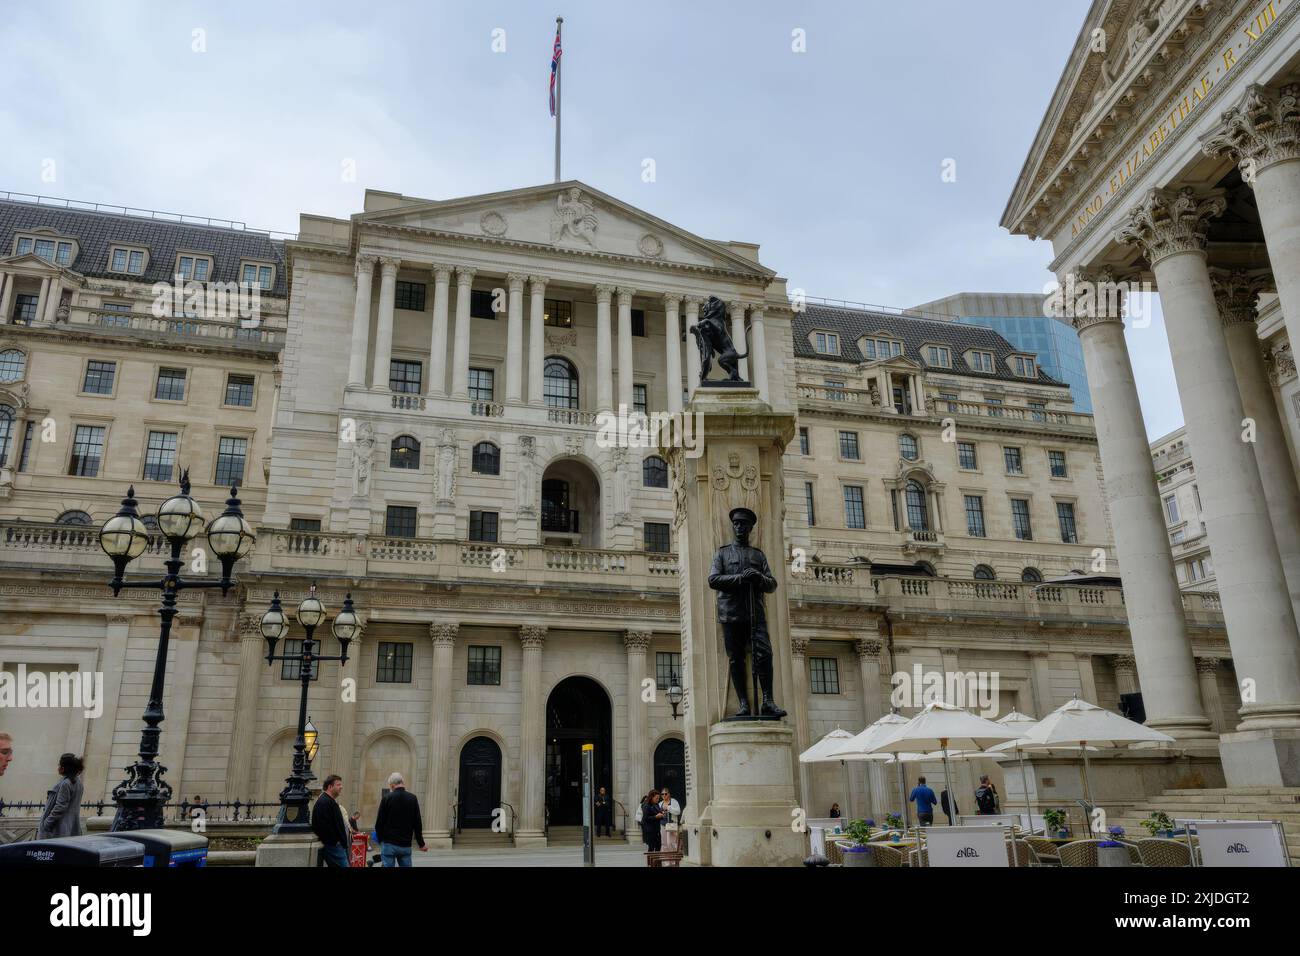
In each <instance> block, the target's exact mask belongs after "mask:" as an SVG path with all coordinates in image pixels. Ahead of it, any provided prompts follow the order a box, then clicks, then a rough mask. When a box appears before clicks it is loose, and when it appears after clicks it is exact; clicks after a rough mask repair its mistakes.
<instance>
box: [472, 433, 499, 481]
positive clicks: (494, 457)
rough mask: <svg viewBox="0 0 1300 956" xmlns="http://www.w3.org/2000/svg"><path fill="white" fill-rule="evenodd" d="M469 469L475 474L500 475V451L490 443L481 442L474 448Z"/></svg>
mask: <svg viewBox="0 0 1300 956" xmlns="http://www.w3.org/2000/svg"><path fill="white" fill-rule="evenodd" d="M470 467H471V468H472V469H473V470H474V472H475V473H476V474H480V475H499V474H501V449H499V448H497V446H496V445H494V444H492V443H491V442H490V441H481V442H479V443H478V444H477V445H475V446H474V455H473V460H472V464H471V465H470Z"/></svg>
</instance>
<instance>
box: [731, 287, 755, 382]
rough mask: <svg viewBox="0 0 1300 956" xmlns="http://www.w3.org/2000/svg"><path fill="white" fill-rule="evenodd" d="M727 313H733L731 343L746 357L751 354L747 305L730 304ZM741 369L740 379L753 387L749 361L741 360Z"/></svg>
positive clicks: (740, 303)
mask: <svg viewBox="0 0 1300 956" xmlns="http://www.w3.org/2000/svg"><path fill="white" fill-rule="evenodd" d="M727 311H728V312H730V313H731V341H732V343H733V344H734V345H735V346H736V351H737V352H740V353H741V354H742V355H744V354H746V353H748V352H749V346H748V343H747V342H746V341H745V303H743V302H728V303H727ZM739 367H740V377H741V378H743V379H745V380H746V381H747V382H749V383H750V384H751V385H752V384H753V380H752V379H751V378H750V377H749V359H747V358H743V359H741V360H740V366H739Z"/></svg>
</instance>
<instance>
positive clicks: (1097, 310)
mask: <svg viewBox="0 0 1300 956" xmlns="http://www.w3.org/2000/svg"><path fill="white" fill-rule="evenodd" d="M1077 278H1078V279H1079V281H1081V282H1083V283H1085V288H1092V287H1093V286H1096V287H1098V288H1101V289H1103V290H1114V289H1115V285H1114V277H1113V276H1112V275H1111V274H1110V273H1108V272H1105V271H1103V272H1100V273H1097V274H1095V275H1086V274H1084V275H1079V276H1078V277H1077ZM1066 280H1067V281H1066V283H1065V285H1066V286H1067V288H1068V287H1069V285H1070V277H1069V276H1067V277H1066ZM1105 298H1106V297H1105V296H1103V297H1102V301H1101V302H1099V301H1098V299H1097V297H1093V298H1092V302H1093V305H1092V307H1089V308H1080V309H1076V314H1075V316H1074V327H1075V328H1076V329H1077V330H1078V332H1079V342H1080V344H1081V345H1082V347H1083V361H1084V366H1085V368H1086V369H1087V372H1088V375H1089V379H1088V381H1089V383H1090V388H1091V391H1092V402H1093V420H1094V422H1095V425H1096V429H1097V445H1098V450H1099V451H1100V453H1101V463H1102V469H1103V471H1104V472H1105V475H1106V502H1107V505H1108V506H1109V508H1110V515H1111V524H1112V526H1113V528H1114V531H1115V552H1116V555H1117V557H1118V558H1119V567H1120V574H1121V575H1122V576H1123V579H1124V585H1125V588H1124V591H1125V595H1126V605H1125V606H1126V609H1127V611H1128V626H1129V634H1130V637H1131V639H1132V642H1133V652H1134V657H1135V658H1136V660H1137V667H1138V673H1139V674H1140V675H1141V677H1142V693H1143V705H1144V706H1145V707H1146V712H1147V722H1148V723H1149V724H1150V725H1151V726H1152V727H1155V728H1156V729H1157V730H1161V731H1163V732H1165V733H1167V734H1169V735H1170V736H1172V737H1176V738H1179V739H1186V738H1204V739H1210V737H1211V734H1210V722H1209V720H1208V719H1207V718H1206V717H1205V713H1204V711H1202V710H1201V700H1200V695H1199V694H1198V693H1197V692H1196V670H1195V666H1194V665H1193V663H1192V648H1191V644H1190V643H1189V642H1188V638H1187V621H1186V618H1185V616H1184V613H1183V598H1182V593H1181V592H1180V591H1179V589H1178V579H1177V577H1176V576H1175V574H1174V560H1173V556H1172V555H1171V554H1170V551H1169V537H1168V534H1167V533H1166V532H1165V519H1164V514H1163V512H1162V511H1161V506H1160V495H1159V486H1158V485H1157V483H1156V473H1155V466H1154V465H1153V464H1152V462H1151V448H1150V445H1149V444H1148V442H1147V433H1146V425H1145V424H1144V423H1143V421H1142V408H1141V406H1140V405H1139V404H1138V394H1137V385H1136V384H1135V382H1134V380H1133V367H1132V365H1131V364H1130V362H1129V355H1128V345H1127V344H1126V343H1125V341H1124V323H1123V318H1122V309H1121V308H1120V307H1119V306H1118V304H1116V307H1115V308H1110V307H1109V306H1108V305H1106V304H1105V301H1104V300H1105ZM1099 306H1100V307H1099ZM1080 313H1081V314H1080ZM1035 696H1037V687H1035ZM1045 703H1047V702H1045V701H1043V700H1041V699H1040V700H1039V701H1038V707H1039V708H1040V709H1041V708H1042V707H1043V706H1044V704H1045ZM1050 710H1051V708H1050V707H1048V709H1047V710H1045V711H1043V712H1041V713H1039V714H1038V717H1039V719H1042V718H1043V717H1046V716H1047V712H1048V711H1050Z"/></svg>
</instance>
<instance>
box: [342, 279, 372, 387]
mask: <svg viewBox="0 0 1300 956" xmlns="http://www.w3.org/2000/svg"><path fill="white" fill-rule="evenodd" d="M374 276H375V257H374V256H357V268H356V280H357V298H356V304H355V305H354V306H353V307H352V354H351V356H349V359H348V384H349V385H360V386H364V385H365V384H366V359H367V358H368V356H367V354H366V353H367V352H369V351H370V286H371V283H372V282H373V281H374Z"/></svg>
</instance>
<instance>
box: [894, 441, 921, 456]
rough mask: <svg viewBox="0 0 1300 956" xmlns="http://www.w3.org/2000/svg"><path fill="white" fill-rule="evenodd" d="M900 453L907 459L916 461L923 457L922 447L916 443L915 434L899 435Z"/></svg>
mask: <svg viewBox="0 0 1300 956" xmlns="http://www.w3.org/2000/svg"><path fill="white" fill-rule="evenodd" d="M898 453H899V454H900V455H902V456H903V458H904V459H905V460H907V461H916V459H918V458H920V457H921V449H920V447H919V446H918V445H917V443H916V436H915V435H899V436H898Z"/></svg>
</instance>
